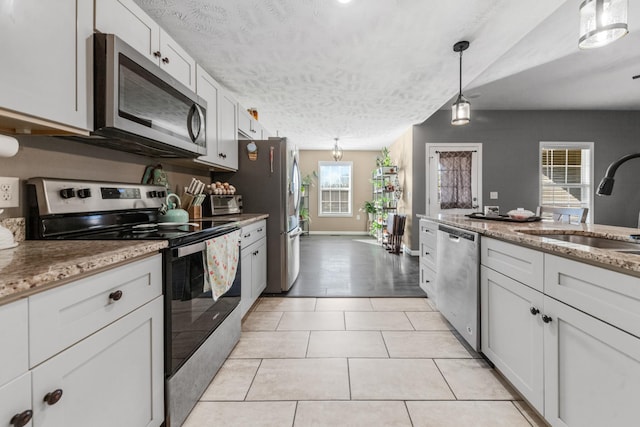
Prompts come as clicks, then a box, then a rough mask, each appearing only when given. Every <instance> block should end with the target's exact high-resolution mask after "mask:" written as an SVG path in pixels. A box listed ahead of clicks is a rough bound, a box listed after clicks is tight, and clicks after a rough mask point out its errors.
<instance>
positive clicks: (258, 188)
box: [224, 138, 302, 293]
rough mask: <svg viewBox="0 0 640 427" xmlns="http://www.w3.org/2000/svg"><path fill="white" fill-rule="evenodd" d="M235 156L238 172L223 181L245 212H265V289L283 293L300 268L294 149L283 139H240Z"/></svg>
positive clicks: (295, 277) (298, 197)
mask: <svg viewBox="0 0 640 427" xmlns="http://www.w3.org/2000/svg"><path fill="white" fill-rule="evenodd" d="M248 144H255V147H254V146H251V149H252V153H254V154H255V153H257V155H256V156H255V157H253V156H251V157H250V156H248V150H247V147H246V146H247V145H248ZM239 157H240V158H239V163H238V172H235V173H233V174H229V175H226V174H225V175H224V176H225V180H227V181H229V183H230V184H233V186H234V187H236V189H237V190H238V192H240V193H242V196H243V197H242V204H243V208H244V210H245V212H255V213H267V214H269V218H267V287H266V290H265V292H268V293H280V292H286V291H288V290H289V289H290V288H291V286H293V283H294V282H295V280H296V279H297V278H298V273H299V271H300V234H301V233H302V229H301V228H300V224H299V221H298V218H299V213H300V168H299V166H298V150H297V148H296V146H295V145H293V144H291V143H289V142H287V140H286V139H285V138H270V139H269V140H264V141H240V156H239ZM252 158H255V160H252Z"/></svg>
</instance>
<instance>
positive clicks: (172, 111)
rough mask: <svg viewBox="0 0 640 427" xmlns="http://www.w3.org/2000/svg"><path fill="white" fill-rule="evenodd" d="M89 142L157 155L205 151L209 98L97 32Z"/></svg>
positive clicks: (141, 56)
mask: <svg viewBox="0 0 640 427" xmlns="http://www.w3.org/2000/svg"><path fill="white" fill-rule="evenodd" d="M94 77H95V81H94V128H95V130H94V132H93V135H96V136H98V137H100V138H97V139H95V138H94V140H92V141H87V142H91V143H93V144H98V145H106V146H110V147H111V148H117V149H119V150H124V151H129V152H134V153H138V154H144V155H151V156H153V157H197V156H201V155H204V154H207V147H206V119H205V117H206V101H205V100H204V99H202V98H200V97H198V96H197V95H196V94H195V93H194V92H193V91H191V90H190V89H189V88H187V87H186V86H184V85H183V84H182V83H180V82H178V81H177V80H176V79H175V78H173V77H172V76H171V75H169V74H168V73H167V72H165V71H164V70H162V69H161V68H160V67H159V66H158V65H157V64H154V63H153V62H152V61H150V60H149V59H148V58H146V57H145V56H144V55H142V54H141V53H139V52H138V51H137V50H135V49H134V48H132V47H131V46H129V45H128V44H126V43H125V42H124V41H122V40H120V39H119V38H118V37H116V36H115V35H113V34H95V35H94Z"/></svg>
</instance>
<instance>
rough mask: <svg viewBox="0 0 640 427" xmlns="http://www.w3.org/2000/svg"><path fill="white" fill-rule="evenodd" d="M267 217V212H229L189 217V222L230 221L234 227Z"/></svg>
mask: <svg viewBox="0 0 640 427" xmlns="http://www.w3.org/2000/svg"><path fill="white" fill-rule="evenodd" d="M267 218H269V215H268V214H260V213H255V214H252V213H242V214H231V215H219V216H210V217H203V218H196V219H189V221H191V222H203V221H204V222H206V221H213V220H215V221H231V222H234V225H235V226H236V227H240V228H242V227H244V226H247V225H249V224H251V223H254V222H256V221H260V220H261V219H267Z"/></svg>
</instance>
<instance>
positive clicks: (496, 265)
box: [480, 237, 544, 292]
mask: <svg viewBox="0 0 640 427" xmlns="http://www.w3.org/2000/svg"><path fill="white" fill-rule="evenodd" d="M480 260H481V261H480V262H481V263H482V264H483V265H486V266H487V267H489V268H492V269H494V270H496V271H499V272H500V273H503V274H505V275H507V276H509V277H511V278H513V279H515V280H517V281H519V282H522V283H524V284H525V285H527V286H531V287H532V288H533V289H536V290H538V291H540V292H542V289H543V286H542V283H543V279H544V278H543V253H542V252H540V251H536V250H533V249H528V248H523V247H522V246H518V245H514V244H511V243H506V242H502V241H500V240H495V239H490V238H486V237H483V238H482V244H481V245H480Z"/></svg>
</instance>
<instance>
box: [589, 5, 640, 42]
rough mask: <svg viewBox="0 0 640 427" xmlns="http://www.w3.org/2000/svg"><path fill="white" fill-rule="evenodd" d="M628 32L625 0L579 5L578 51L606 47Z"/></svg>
mask: <svg viewBox="0 0 640 427" xmlns="http://www.w3.org/2000/svg"><path fill="white" fill-rule="evenodd" d="M628 32H629V30H628V29H627V0H584V1H583V2H582V4H580V40H579V41H578V47H579V48H580V49H593V48H596V47H602V46H605V45H608V44H609V43H611V42H614V41H616V40H618V39H619V38H620V37H622V36H624V35H625V34H627V33H628Z"/></svg>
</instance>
